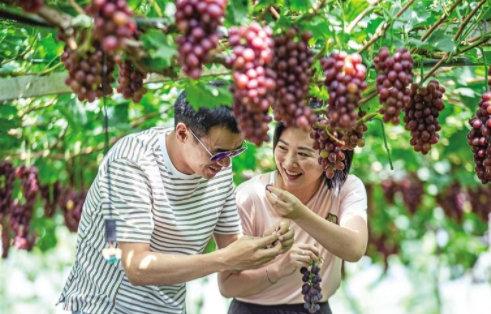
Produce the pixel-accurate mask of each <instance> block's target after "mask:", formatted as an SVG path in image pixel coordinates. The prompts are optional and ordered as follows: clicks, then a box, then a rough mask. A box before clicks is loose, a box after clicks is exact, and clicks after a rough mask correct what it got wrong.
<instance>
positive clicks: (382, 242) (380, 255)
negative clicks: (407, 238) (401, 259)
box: [367, 225, 399, 272]
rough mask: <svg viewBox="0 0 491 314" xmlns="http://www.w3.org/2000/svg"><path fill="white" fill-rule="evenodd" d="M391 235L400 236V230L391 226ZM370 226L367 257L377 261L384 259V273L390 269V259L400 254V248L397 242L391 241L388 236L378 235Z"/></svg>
mask: <svg viewBox="0 0 491 314" xmlns="http://www.w3.org/2000/svg"><path fill="white" fill-rule="evenodd" d="M389 229H391V230H390V231H388V232H389V234H398V230H397V228H396V227H395V226H393V225H391V227H390V228H389ZM372 230H373V229H372V228H371V227H370V226H369V228H368V233H369V234H368V246H367V255H369V256H370V257H372V259H374V260H375V261H376V260H378V259H382V260H381V262H382V263H383V265H384V272H386V271H387V270H388V269H389V257H390V256H391V255H393V254H399V246H398V245H397V241H395V240H393V239H391V238H390V237H389V236H388V235H387V234H385V233H382V234H380V235H376V234H374V233H373V231H372Z"/></svg>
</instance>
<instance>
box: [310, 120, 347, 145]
mask: <svg viewBox="0 0 491 314" xmlns="http://www.w3.org/2000/svg"><path fill="white" fill-rule="evenodd" d="M314 128H316V129H323V130H324V131H326V133H327V136H329V137H330V138H331V139H332V140H333V141H334V142H336V143H339V144H342V145H343V146H344V144H345V143H344V142H343V141H341V140H339V139H337V138H336V137H335V136H334V135H332V134H331V132H329V126H328V125H325V124H321V123H316V124H314Z"/></svg>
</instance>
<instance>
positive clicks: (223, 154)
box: [189, 129, 247, 161]
mask: <svg viewBox="0 0 491 314" xmlns="http://www.w3.org/2000/svg"><path fill="white" fill-rule="evenodd" d="M189 131H190V132H191V134H193V136H194V138H195V139H197V140H198V142H199V143H200V144H201V146H203V148H204V149H205V150H206V152H207V153H208V154H209V155H210V160H211V161H220V160H222V159H225V158H232V157H235V156H238V155H240V154H242V153H243V152H244V151H245V150H246V149H247V145H246V144H244V146H243V147H241V148H237V149H234V150H229V151H226V152H219V153H216V154H215V155H213V154H212V153H211V152H210V151H209V150H208V148H206V146H205V144H203V142H201V141H200V139H199V138H198V137H197V136H196V134H194V132H193V131H192V130H191V129H189Z"/></svg>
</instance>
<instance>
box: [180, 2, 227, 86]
mask: <svg viewBox="0 0 491 314" xmlns="http://www.w3.org/2000/svg"><path fill="white" fill-rule="evenodd" d="M227 3H228V0H207V1H199V0H177V4H176V7H177V10H176V14H175V20H176V25H177V28H178V29H179V30H180V31H181V32H182V33H183V36H180V37H178V38H176V42H177V44H178V46H179V56H178V61H179V63H180V64H181V67H182V71H183V72H184V73H186V74H187V75H188V76H189V77H191V78H193V79H197V78H199V76H200V75H201V66H202V64H203V63H205V62H207V61H209V59H210V56H209V52H210V50H212V49H215V48H216V47H217V45H218V41H219V40H220V36H219V35H218V33H217V29H218V26H220V25H222V18H223V16H224V15H225V7H226V6H227Z"/></svg>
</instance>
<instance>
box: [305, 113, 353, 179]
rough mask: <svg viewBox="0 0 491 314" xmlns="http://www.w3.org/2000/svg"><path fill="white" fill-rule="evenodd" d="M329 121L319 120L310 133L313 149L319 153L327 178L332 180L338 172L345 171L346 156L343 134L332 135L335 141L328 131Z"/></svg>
mask: <svg viewBox="0 0 491 314" xmlns="http://www.w3.org/2000/svg"><path fill="white" fill-rule="evenodd" d="M327 126H328V121H327V120H325V119H322V118H319V119H318V122H317V124H316V125H314V127H313V129H312V131H311V132H310V137H311V138H313V139H314V145H313V148H314V149H315V150H318V151H319V155H320V156H319V160H318V161H319V164H320V165H321V166H322V169H323V170H324V172H325V174H326V177H327V178H329V179H332V178H333V177H334V174H335V171H336V170H343V169H344V167H345V164H344V159H345V155H344V152H343V151H342V148H343V147H344V145H345V144H344V142H343V141H341V138H343V133H342V132H337V131H334V132H332V133H331V135H332V137H334V138H336V139H337V141H336V140H334V139H333V138H332V137H331V136H329V134H328V133H327V131H326V129H325V128H326V127H327Z"/></svg>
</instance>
